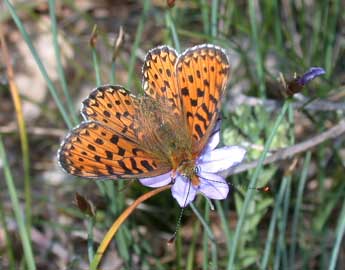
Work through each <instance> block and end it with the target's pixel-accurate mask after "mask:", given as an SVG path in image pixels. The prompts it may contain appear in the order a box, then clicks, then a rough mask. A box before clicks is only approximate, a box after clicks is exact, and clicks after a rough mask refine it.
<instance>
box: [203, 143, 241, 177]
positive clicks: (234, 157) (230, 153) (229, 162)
mask: <svg viewBox="0 0 345 270" xmlns="http://www.w3.org/2000/svg"><path fill="white" fill-rule="evenodd" d="M245 154H246V150H245V149H244V148H242V147H239V146H225V147H222V148H218V149H215V150H213V151H210V152H207V153H205V154H204V155H203V156H201V157H200V158H199V160H198V164H197V165H198V166H199V168H200V169H201V171H202V172H211V173H216V172H221V171H224V170H226V169H228V168H230V167H232V166H235V165H237V164H238V163H240V162H242V160H243V158H244V156H245Z"/></svg>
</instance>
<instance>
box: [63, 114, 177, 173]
mask: <svg viewBox="0 0 345 270" xmlns="http://www.w3.org/2000/svg"><path fill="white" fill-rule="evenodd" d="M58 160H59V163H60V165H61V166H62V168H63V169H64V170H65V171H66V172H68V173H70V174H73V175H76V176H83V177H91V178H104V177H111V178H133V177H141V178H142V177H151V176H156V175H160V174H163V173H166V172H168V171H169V170H170V167H169V165H168V164H167V163H165V162H161V161H160V160H159V158H157V157H155V156H154V155H153V154H152V153H148V152H147V151H145V150H144V149H143V148H141V147H140V146H139V145H137V144H136V142H134V141H132V140H130V139H129V138H127V137H125V136H123V135H122V134H121V133H120V132H117V131H115V130H113V129H111V128H109V127H107V126H105V125H103V124H102V123H99V122H93V121H88V122H82V123H81V124H80V125H79V126H78V127H76V128H74V129H73V130H72V131H71V132H70V134H69V135H68V136H67V137H66V138H65V140H64V141H63V142H62V145H61V147H60V150H59V152H58Z"/></svg>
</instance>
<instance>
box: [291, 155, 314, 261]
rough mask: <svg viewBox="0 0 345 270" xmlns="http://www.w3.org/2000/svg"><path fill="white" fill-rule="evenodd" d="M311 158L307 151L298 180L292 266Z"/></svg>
mask: <svg viewBox="0 0 345 270" xmlns="http://www.w3.org/2000/svg"><path fill="white" fill-rule="evenodd" d="M310 158H311V152H310V151H309V152H307V154H306V156H305V158H304V162H303V168H302V173H301V178H300V180H299V181H298V190H297V198H296V203H295V209H294V213H293V216H292V227H291V247H290V260H289V261H290V262H289V265H290V267H293V265H294V262H295V255H296V242H297V230H298V221H299V216H300V211H301V205H302V200H303V190H304V187H305V183H306V181H307V176H308V170H309V164H310Z"/></svg>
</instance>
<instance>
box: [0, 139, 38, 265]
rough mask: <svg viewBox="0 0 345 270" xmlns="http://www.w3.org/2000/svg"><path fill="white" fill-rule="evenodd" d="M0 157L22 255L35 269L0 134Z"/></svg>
mask: <svg viewBox="0 0 345 270" xmlns="http://www.w3.org/2000/svg"><path fill="white" fill-rule="evenodd" d="M0 158H1V160H2V163H3V170H4V174H5V180H6V185H7V189H8V192H9V195H10V198H11V202H12V207H13V211H14V215H15V218H16V221H17V224H18V227H19V235H20V238H21V242H22V246H23V250H24V257H25V260H26V264H27V267H28V268H27V269H29V270H35V269H36V265H35V260H34V255H33V252H32V247H31V243H30V238H29V234H28V231H27V229H26V227H25V221H24V217H23V213H22V211H21V209H20V206H19V199H18V194H17V191H16V188H15V185H14V181H13V176H12V173H11V169H10V167H9V164H8V160H7V156H6V152H5V148H4V144H3V141H2V137H1V135H0Z"/></svg>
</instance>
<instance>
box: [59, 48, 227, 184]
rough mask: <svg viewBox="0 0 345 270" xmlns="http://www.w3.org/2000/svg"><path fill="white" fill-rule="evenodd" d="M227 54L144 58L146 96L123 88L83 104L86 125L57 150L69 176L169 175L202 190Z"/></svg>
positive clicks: (156, 52)
mask: <svg viewBox="0 0 345 270" xmlns="http://www.w3.org/2000/svg"><path fill="white" fill-rule="evenodd" d="M229 71H230V63H229V59H228V57H227V55H226V54H225V52H224V51H223V50H222V49H221V48H219V47H217V46H214V45H209V44H204V45H199V46H195V47H192V48H190V49H188V50H186V51H185V52H184V53H183V54H181V55H178V54H177V52H176V51H175V50H173V49H171V48H170V47H168V46H160V47H157V48H155V49H152V50H151V51H149V53H148V55H147V56H146V59H145V62H144V65H143V82H142V86H143V89H144V91H145V95H144V96H142V97H136V96H133V95H132V94H130V92H129V91H127V90H126V89H124V88H123V87H121V86H111V85H105V86H102V87H98V88H97V89H95V90H94V91H93V92H92V93H91V94H90V95H89V97H88V98H87V99H85V100H84V102H83V107H82V110H81V112H82V115H83V117H84V120H85V121H84V122H82V123H81V124H80V125H79V126H78V127H76V128H74V129H73V130H72V131H71V132H70V133H69V134H68V135H67V136H66V138H65V140H64V141H63V142H62V144H61V147H60V149H59V151H58V159H59V163H60V165H61V166H62V168H63V169H64V170H65V171H66V172H68V173H70V174H73V175H77V176H85V177H89V178H114V179H118V178H124V179H126V178H127V179H128V178H147V177H155V176H159V175H162V174H167V173H168V172H171V178H172V180H173V179H174V177H175V176H176V175H182V176H185V177H186V178H187V179H189V181H191V183H192V184H193V186H197V185H199V179H198V177H197V162H198V157H199V156H200V155H201V153H202V152H203V150H204V148H205V147H206V145H207V143H208V141H209V139H210V137H211V135H212V132H213V130H214V128H215V126H216V123H217V120H218V118H219V110H220V105H221V98H222V96H223V94H224V90H225V87H226V85H227V83H228V80H229V78H230V76H229Z"/></svg>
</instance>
